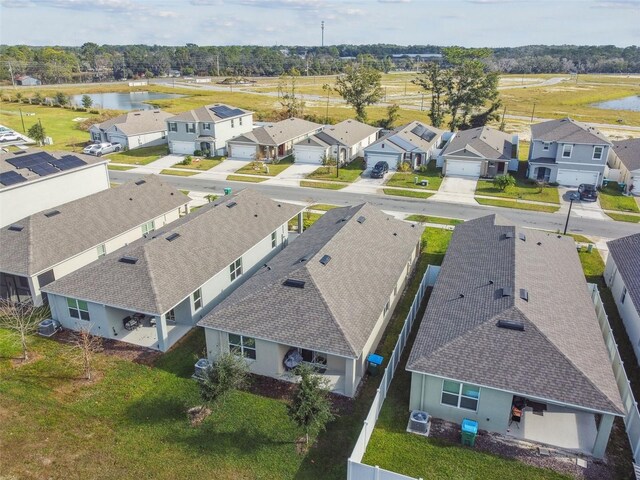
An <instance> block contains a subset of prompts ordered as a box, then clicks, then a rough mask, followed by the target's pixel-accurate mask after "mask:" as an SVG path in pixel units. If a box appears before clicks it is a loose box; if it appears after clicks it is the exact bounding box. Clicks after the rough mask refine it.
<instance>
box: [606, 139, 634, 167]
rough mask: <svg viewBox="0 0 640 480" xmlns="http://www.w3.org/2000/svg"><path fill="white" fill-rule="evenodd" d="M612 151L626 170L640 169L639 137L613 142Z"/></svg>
mask: <svg viewBox="0 0 640 480" xmlns="http://www.w3.org/2000/svg"><path fill="white" fill-rule="evenodd" d="M613 151H614V153H615V154H616V155H617V156H618V158H619V159H620V161H621V162H622V163H623V164H624V166H625V167H627V170H629V171H630V172H633V171H634V170H640V138H632V139H630V140H620V141H618V142H613Z"/></svg>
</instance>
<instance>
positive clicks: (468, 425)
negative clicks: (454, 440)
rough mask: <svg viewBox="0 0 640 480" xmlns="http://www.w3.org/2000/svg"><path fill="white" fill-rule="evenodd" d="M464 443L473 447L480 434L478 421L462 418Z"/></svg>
mask: <svg viewBox="0 0 640 480" xmlns="http://www.w3.org/2000/svg"><path fill="white" fill-rule="evenodd" d="M461 429H462V445H467V446H469V447H473V446H475V444H476V437H477V436H478V422H476V421H475V420H470V419H468V418H465V419H463V420H462V424H461Z"/></svg>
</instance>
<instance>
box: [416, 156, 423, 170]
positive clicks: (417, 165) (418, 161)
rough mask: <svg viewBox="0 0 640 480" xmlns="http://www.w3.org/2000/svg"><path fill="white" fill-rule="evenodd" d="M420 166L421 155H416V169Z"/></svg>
mask: <svg viewBox="0 0 640 480" xmlns="http://www.w3.org/2000/svg"><path fill="white" fill-rule="evenodd" d="M420 165H422V154H421V153H416V168H418V167H419V166H420Z"/></svg>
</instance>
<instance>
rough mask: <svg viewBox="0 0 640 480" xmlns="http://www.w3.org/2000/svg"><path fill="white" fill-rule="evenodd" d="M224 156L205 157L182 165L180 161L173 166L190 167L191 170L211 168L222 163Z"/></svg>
mask: <svg viewBox="0 0 640 480" xmlns="http://www.w3.org/2000/svg"><path fill="white" fill-rule="evenodd" d="M223 160H224V158H220V157H219V158H203V159H201V160H192V161H191V163H190V164H189V165H182V164H180V163H176V164H175V165H173V166H172V167H171V168H188V169H191V170H203V171H205V170H210V169H212V168H213V167H215V166H216V165H220V163H222V161H223Z"/></svg>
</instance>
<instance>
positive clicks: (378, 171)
mask: <svg viewBox="0 0 640 480" xmlns="http://www.w3.org/2000/svg"><path fill="white" fill-rule="evenodd" d="M388 171H389V164H388V163H387V162H385V161H379V162H378V163H376V164H375V165H374V166H373V168H372V169H371V178H382V177H384V174H385V173H387V172H388Z"/></svg>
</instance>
